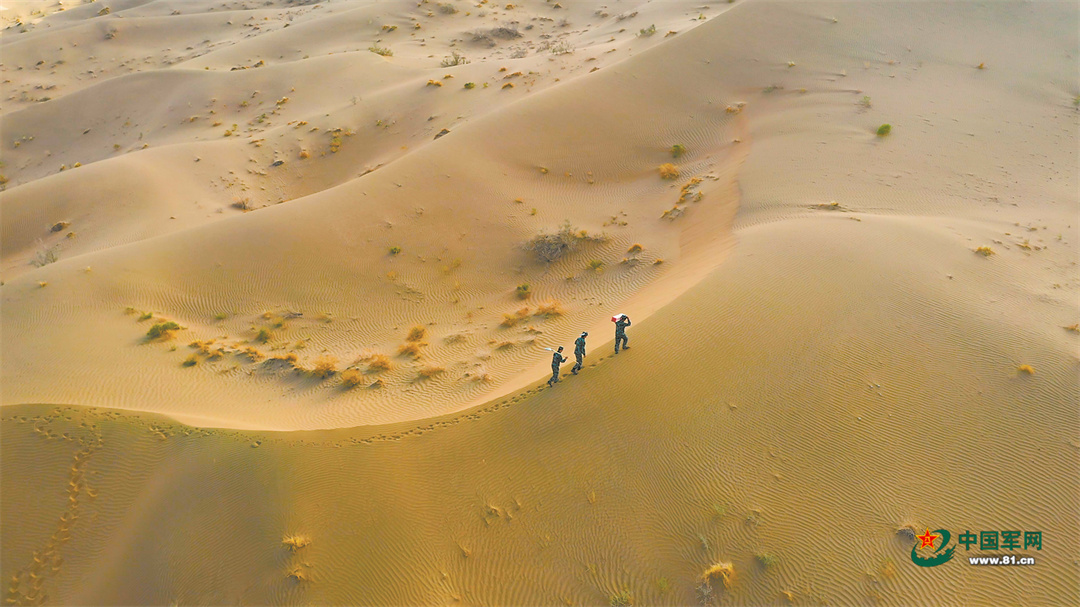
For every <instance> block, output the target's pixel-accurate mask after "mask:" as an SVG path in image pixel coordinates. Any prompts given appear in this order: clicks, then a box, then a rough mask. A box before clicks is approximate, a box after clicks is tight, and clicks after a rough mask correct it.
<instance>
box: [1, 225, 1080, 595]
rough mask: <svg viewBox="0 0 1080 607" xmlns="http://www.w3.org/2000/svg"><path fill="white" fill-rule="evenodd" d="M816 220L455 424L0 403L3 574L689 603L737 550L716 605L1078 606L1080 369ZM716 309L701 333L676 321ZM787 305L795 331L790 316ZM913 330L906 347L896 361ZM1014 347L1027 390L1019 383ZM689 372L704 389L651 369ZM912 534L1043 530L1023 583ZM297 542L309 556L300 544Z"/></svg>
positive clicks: (124, 587) (869, 230) (883, 229)
mask: <svg viewBox="0 0 1080 607" xmlns="http://www.w3.org/2000/svg"><path fill="white" fill-rule="evenodd" d="M821 221H823V222H833V221H835V222H837V223H839V224H840V225H838V226H831V229H832V230H833V232H832V234H831V235H830V237H824V236H806V235H805V232H801V233H802V236H800V235H799V233H800V231H802V230H804V229H805V228H806V227H810V226H802V227H798V228H796V227H794V226H787V227H783V226H784V224H779V225H777V226H775V227H768V228H763V227H758V228H750V229H748V230H746V233H745V234H744V235H743V236H742V238H744V239H745V241H746V242H747V244H752V245H757V247H758V248H755V251H756V253H755V254H754V255H734V256H732V258H731V259H730V260H729V261H728V262H727V263H726V264H725V265H724V266H723V268H722V269H721V270H719V271H717V272H716V273H714V274H712V275H710V276H709V277H708V278H707V279H706V280H705V281H703V282H702V283H701V284H699V285H698V286H696V287H694V288H692V289H690V290H689V291H688V292H687V293H686V294H685V295H684V296H683V297H680V298H679V300H678V301H677V302H675V303H673V304H671V305H669V306H667V307H665V308H664V309H663V310H661V312H659V313H658V314H656V315H654V316H653V317H651V318H650V319H649V320H648V321H645V322H643V323H642V324H641V325H640V326H638V325H636V324H635V326H634V329H636V331H635V332H634V337H633V338H632V339H634V340H637V344H641V345H637V346H636V347H634V348H633V349H631V350H630V351H629V353H628V354H627V355H623V354H620V355H619V356H618V357H617V358H616V357H614V356H612V355H610V354H607V353H606V352H605V353H604V355H605V356H607V357H608V358H605V359H604V360H602V361H599V364H597V366H595V367H592V368H587V369H586V371H587V374H585V375H582V376H580V377H579V378H571V379H573V380H574V381H569V380H568V381H566V382H565V383H564V384H562V385H560V386H558V388H557V389H552V390H548V389H542V390H541V389H538V388H533V389H530V390H528V391H526V392H524V393H521V394H518V395H515V396H514V397H512V398H509V399H505V400H500V401H495V402H494V403H492V404H490V405H487V406H484V407H481V408H479V409H474V410H472V411H469V412H466V413H464V414H459V415H457V416H447V417H439V418H434V419H429V420H425V421H424V422H421V423H413V424H400V425H393V426H383V427H375V428H360V429H352V430H331V431H318V432H289V433H279V432H261V433H260V432H249V431H230V430H213V429H197V428H191V427H188V426H184V425H181V424H178V423H175V422H171V421H169V420H167V419H166V418H161V417H156V416H147V415H142V416H132V415H129V414H122V413H119V412H115V411H110V410H98V409H93V410H88V409H87V408H82V407H79V408H60V409H57V408H56V407H52V406H16V407H5V408H4V417H3V422H2V424H3V426H2V428H3V436H2V438H3V452H2V456H3V466H4V469H3V472H4V474H3V487H2V489H3V491H2V496H3V497H2V500H3V502H2V505H3V511H4V513H5V514H6V521H7V522H5V528H4V530H5V542H4V548H3V550H4V552H3V555H2V556H3V562H4V567H5V570H4V573H5V578H6V579H10V578H11V576H12V575H17V576H19V580H20V582H19V584H18V585H17V589H16V592H17V593H23V592H27V591H29V590H31V589H32V588H33V586H32V582H30V581H29V579H28V577H26V574H21V573H20V572H22V571H27V570H26V569H23V568H24V567H27V566H29V567H30V568H31V570H32V568H33V565H34V562H33V561H32V555H34V554H40V553H42V552H44V551H45V550H47V549H48V548H51V547H55V549H54V551H53V552H51V553H49V555H50V558H51V557H52V556H58V557H61V558H62V559H63V561H62V562H60V563H59V564H58V565H57V566H56V568H55V569H52V568H51V566H52V564H51V562H50V561H49V559H48V558H45V559H44V560H45V563H44V564H43V565H42V568H41V569H40V570H39V573H38V575H40V576H41V577H40V579H42V580H43V582H42V584H43V588H44V589H45V590H46V591H48V593H49V596H50V600H52V601H55V602H60V603H77V604H111V603H130V604H173V603H180V604H190V603H199V604H206V603H213V604H224V603H247V604H266V603H348V604H457V603H460V604H480V605H518V604H545V605H547V604H574V605H597V604H607V603H608V602H609V600H610V599H611V598H612V597H615V596H618V595H620V594H622V593H624V592H625V593H629V594H630V595H632V597H633V599H634V604H641V605H649V604H665V605H685V604H697V602H698V590H697V587H698V585H699V581H700V576H701V574H702V572H703V571H704V570H705V569H706V568H707V567H709V566H710V565H712V564H714V563H716V562H718V561H723V562H730V563H732V565H733V567H734V570H735V573H736V578H735V580H734V583H733V584H732V586H731V588H730V589H723V588H722V587H721V586H717V588H716V589H715V597H714V599H715V602H716V604H724V605H726V604H734V605H743V604H778V603H783V602H791V603H792V604H797V605H819V604H885V605H913V604H982V605H999V604H1018V605H1056V604H1070V603H1072V602H1074V599H1075V598H1076V597H1077V593H1078V591H1080V588H1078V586H1077V573H1078V567H1077V563H1076V558H1077V554H1076V548H1075V547H1076V545H1077V542H1078V541H1080V529H1078V525H1077V521H1076V506H1077V501H1076V493H1077V480H1076V479H1077V477H1078V474H1080V466H1078V461H1077V453H1078V448H1080V444H1078V443H1077V439H1076V433H1075V429H1076V425H1075V419H1076V411H1075V407H1074V403H1073V399H1072V396H1071V395H1074V394H1075V393H1076V390H1077V380H1076V373H1075V363H1074V362H1073V361H1071V360H1070V359H1069V356H1070V354H1069V352H1067V351H1064V348H1061V347H1057V346H1047V345H1046V344H1045V343H1044V341H1045V340H1044V339H1043V337H1042V336H1041V335H1039V333H1038V331H1033V330H1030V329H1025V328H1022V327H1004V328H1003V327H1002V325H1001V323H999V322H998V321H997V320H995V319H993V318H988V317H987V316H986V315H985V314H986V312H987V309H988V308H989V307H991V306H989V305H986V304H977V303H975V304H966V303H964V302H949V303H947V304H944V305H943V304H941V301H942V300H943V299H945V300H947V298H945V297H941V296H942V295H943V293H942V291H945V290H947V289H948V287H950V286H952V283H945V282H942V284H940V285H938V286H934V287H930V288H928V289H927V290H925V291H921V292H917V291H912V290H909V289H906V288H904V287H901V286H899V285H898V284H897V282H896V281H894V280H890V279H889V278H887V276H891V275H892V273H893V272H899V273H902V272H904V271H909V270H911V269H912V267H914V268H915V269H917V270H922V271H929V268H930V267H936V266H937V265H938V264H939V263H941V260H938V259H936V258H935V257H934V256H932V255H929V254H924V255H919V256H918V257H917V258H916V259H897V258H895V257H894V256H891V255H888V254H881V253H879V254H877V255H875V256H873V257H871V260H872V261H874V262H875V264H874V266H873V267H871V266H870V265H868V264H852V263H851V262H850V261H848V260H847V257H846V250H845V249H844V248H842V247H837V246H836V244H835V238H834V237H837V236H842V237H844V239H845V241H846V242H848V243H850V244H851V245H854V246H859V247H861V248H862V249H863V250H869V251H873V250H875V249H879V247H876V246H875V242H878V241H882V242H883V244H891V245H897V246H898V245H899V243H900V242H902V241H903V240H904V239H912V240H913V241H915V242H917V243H919V244H922V245H926V246H931V245H934V244H940V242H937V241H939V240H940V239H941V238H942V237H940V236H933V235H931V236H927V235H925V234H921V233H920V232H921V230H920V229H919V228H918V227H916V226H907V227H898V226H896V225H891V222H890V221H889V220H870V219H868V220H866V221H864V222H862V223H856V222H851V221H846V220H832V219H823V220H821ZM778 239H779V240H778ZM785 240H786V241H787V242H788V244H777V243H778V242H780V243H783V242H784V241H785ZM794 241H798V244H797V245H796V244H793V242H794ZM770 243H771V245H770ZM807 248H808V249H809V253H811V254H809V255H797V254H795V253H797V250H796V249H807ZM882 249H883V250H884V251H887V250H888V247H884V248H882ZM981 261H982V260H979V259H976V260H974V261H972V260H970V259H968V255H966V254H965V255H958V256H957V258H956V259H952V260H947V261H946V262H945V263H946V264H947V265H949V267H950V269H953V270H954V271H957V272H960V271H961V270H962V269H965V268H966V269H968V270H969V271H970V270H971V266H969V265H968V264H975V263H980V262H981ZM838 266H840V267H847V266H853V267H851V269H850V270H849V271H847V272H845V273H843V274H842V275H841V274H839V273H836V272H831V271H830V270H831V269H835V268H836V267H838ZM882 270H887V271H888V272H883V271H882ZM763 283H764V284H767V285H769V286H768V287H762V286H761V285H762V284H763ZM836 291H843V292H844V293H845V294H846V297H843V298H840V301H839V302H836V300H835V299H826V298H825V297H824V296H825V294H827V293H830V292H836ZM935 295H936V296H938V297H932V296H935ZM778 301H780V302H788V303H787V304H785V305H778V304H777V302H778ZM824 301H829V302H830V303H829V304H825V303H824ZM796 302H799V303H796ZM807 302H811V303H809V304H808V303H807ZM812 302H823V303H820V304H817V305H815V304H814V303H812ZM835 304H839V305H835ZM702 309H706V310H710V312H708V313H706V314H704V316H705V318H704V319H703V320H705V321H707V322H704V323H703V324H702V325H701V326H700V327H699V331H698V332H697V333H696V334H695V336H694V337H692V338H688V337H687V336H686V335H685V333H684V332H683V331H681V330H680V326H681V325H682V320H681V319H682V318H683V317H684V316H685V315H688V314H695V313H699V314H700V310H702ZM788 314H799V315H800V316H801V318H802V319H803V321H802V322H799V323H791V324H784V323H780V322H778V321H779V319H780V318H782V317H784V316H786V315H788ZM865 326H875V327H877V328H878V329H877V330H876V331H873V332H866V331H862V330H861V329H860V327H865ZM834 335H835V336H841V337H842V339H841V340H839V343H838V342H837V340H835V339H834V338H833V337H832V336H834ZM913 335H918V336H920V337H919V338H918V343H919V347H917V348H915V347H912V348H895V347H892V344H895V343H898V342H901V343H911V342H912V341H913V337H912V336H913ZM644 344H648V345H647V346H646V345H644ZM1018 352H1024V353H1026V355H1027V357H1028V359H1029V360H1031V361H1032V362H1033V363H1034V364H1035V365H1036V366H1037V367H1038V372H1037V374H1036V375H1035V376H1030V377H1028V376H1023V375H1017V373H1016V372H1015V365H1014V364H1013V361H1014V360H1015V357H1016V356H1017V353H1018ZM598 354H599V352H598ZM946 359H948V360H949V361H950V362H951V364H950V365H948V366H942V365H940V363H939V362H935V361H942V360H946ZM676 373H677V374H679V377H684V378H695V381H689V380H686V381H680V382H670V383H666V382H665V379H668V378H670V376H671V375H673V374H676ZM659 386H663V390H659V389H658V387H659ZM80 449H82V450H84V451H88V452H89V454H88V455H85V456H81V455H80V453H81V451H80ZM71 483H73V484H71ZM91 495H92V496H93V497H91ZM12 519H18V520H19V521H20V522H19V523H18V525H17V526H16V525H15V524H13V523H11V522H10V521H12ZM65 520H68V521H71V522H70V523H68V524H65V523H64V521H65ZM926 527H929V528H931V529H934V528H941V527H944V528H949V529H957V530H963V529H972V530H983V529H998V528H1002V529H1011V528H1016V529H1031V530H1041V531H1042V532H1043V537H1044V538H1045V539H1044V545H1043V549H1042V550H1041V551H1039V552H1032V553H1033V554H1034V555H1035V556H1036V558H1037V559H1038V561H1037V565H1036V566H1035V567H1028V568H1011V569H1010V568H1004V569H1003V568H987V567H984V568H980V567H972V566H969V565H967V563H966V562H961V561H960V560H955V561H954V562H950V563H946V564H945V565H942V566H940V567H937V568H935V569H921V568H918V567H916V566H915V565H913V564H912V563H911V561H910V558H909V556H908V553H909V552H910V550H911V546H912V541H913V539H912V538H911V537H910V535H907V536H905V535H904V532H903V529H917V530H918V532H919V533H921V532H922V530H923V529H925V528H926ZM54 533H58V534H59V535H51V534H54ZM292 536H302V537H303V538H305V541H310V544H309V545H307V546H305V547H303V548H300V549H298V550H292V549H290V548H289V547H288V546H286V545H283V543H282V542H283V539H285V538H288V537H292ZM55 538H59V539H55ZM63 538H69V539H67V540H66V541H65V540H64V539H63ZM300 543H303V541H301V542H300ZM961 552H962V550H961ZM757 555H771V556H772V557H774V558H775V559H776V560H775V563H774V564H772V565H770V566H767V567H766V566H763V565H761V564H760V562H759V561H758V559H757ZM959 556H960V557H961V558H962V555H959ZM785 597H788V598H787V599H786V598H785Z"/></svg>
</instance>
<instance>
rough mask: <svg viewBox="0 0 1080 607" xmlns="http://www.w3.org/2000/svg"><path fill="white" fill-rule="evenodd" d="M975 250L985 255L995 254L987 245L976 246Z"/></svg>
mask: <svg viewBox="0 0 1080 607" xmlns="http://www.w3.org/2000/svg"><path fill="white" fill-rule="evenodd" d="M975 252H976V253H978V254H979V255H982V256H983V257H990V256H991V255H993V254H994V250H993V249H991V248H990V247H987V246H982V247H976V248H975Z"/></svg>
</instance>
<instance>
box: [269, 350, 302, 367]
mask: <svg viewBox="0 0 1080 607" xmlns="http://www.w3.org/2000/svg"><path fill="white" fill-rule="evenodd" d="M270 360H280V361H284V362H287V363H289V364H290V365H293V366H295V365H296V363H298V362H300V357H299V356H297V354H296V352H286V353H285V354H277V355H275V356H271V357H270Z"/></svg>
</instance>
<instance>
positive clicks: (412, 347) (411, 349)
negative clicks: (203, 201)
mask: <svg viewBox="0 0 1080 607" xmlns="http://www.w3.org/2000/svg"><path fill="white" fill-rule="evenodd" d="M425 345H427V344H425V343H424V342H421V341H414V342H409V343H407V344H401V345H400V346H398V350H397V351H398V355H399V356H410V357H412V358H420V348H422V347H423V346H425Z"/></svg>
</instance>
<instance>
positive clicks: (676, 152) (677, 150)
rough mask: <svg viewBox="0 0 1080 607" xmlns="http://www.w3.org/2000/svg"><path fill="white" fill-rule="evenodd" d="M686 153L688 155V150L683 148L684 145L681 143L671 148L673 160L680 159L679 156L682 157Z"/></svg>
mask: <svg viewBox="0 0 1080 607" xmlns="http://www.w3.org/2000/svg"><path fill="white" fill-rule="evenodd" d="M685 153H686V148H685V147H683V145H682V144H681V143H676V144H675V145H673V146H671V157H672V158H678V157H679V156H682V155H683V154H685Z"/></svg>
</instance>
